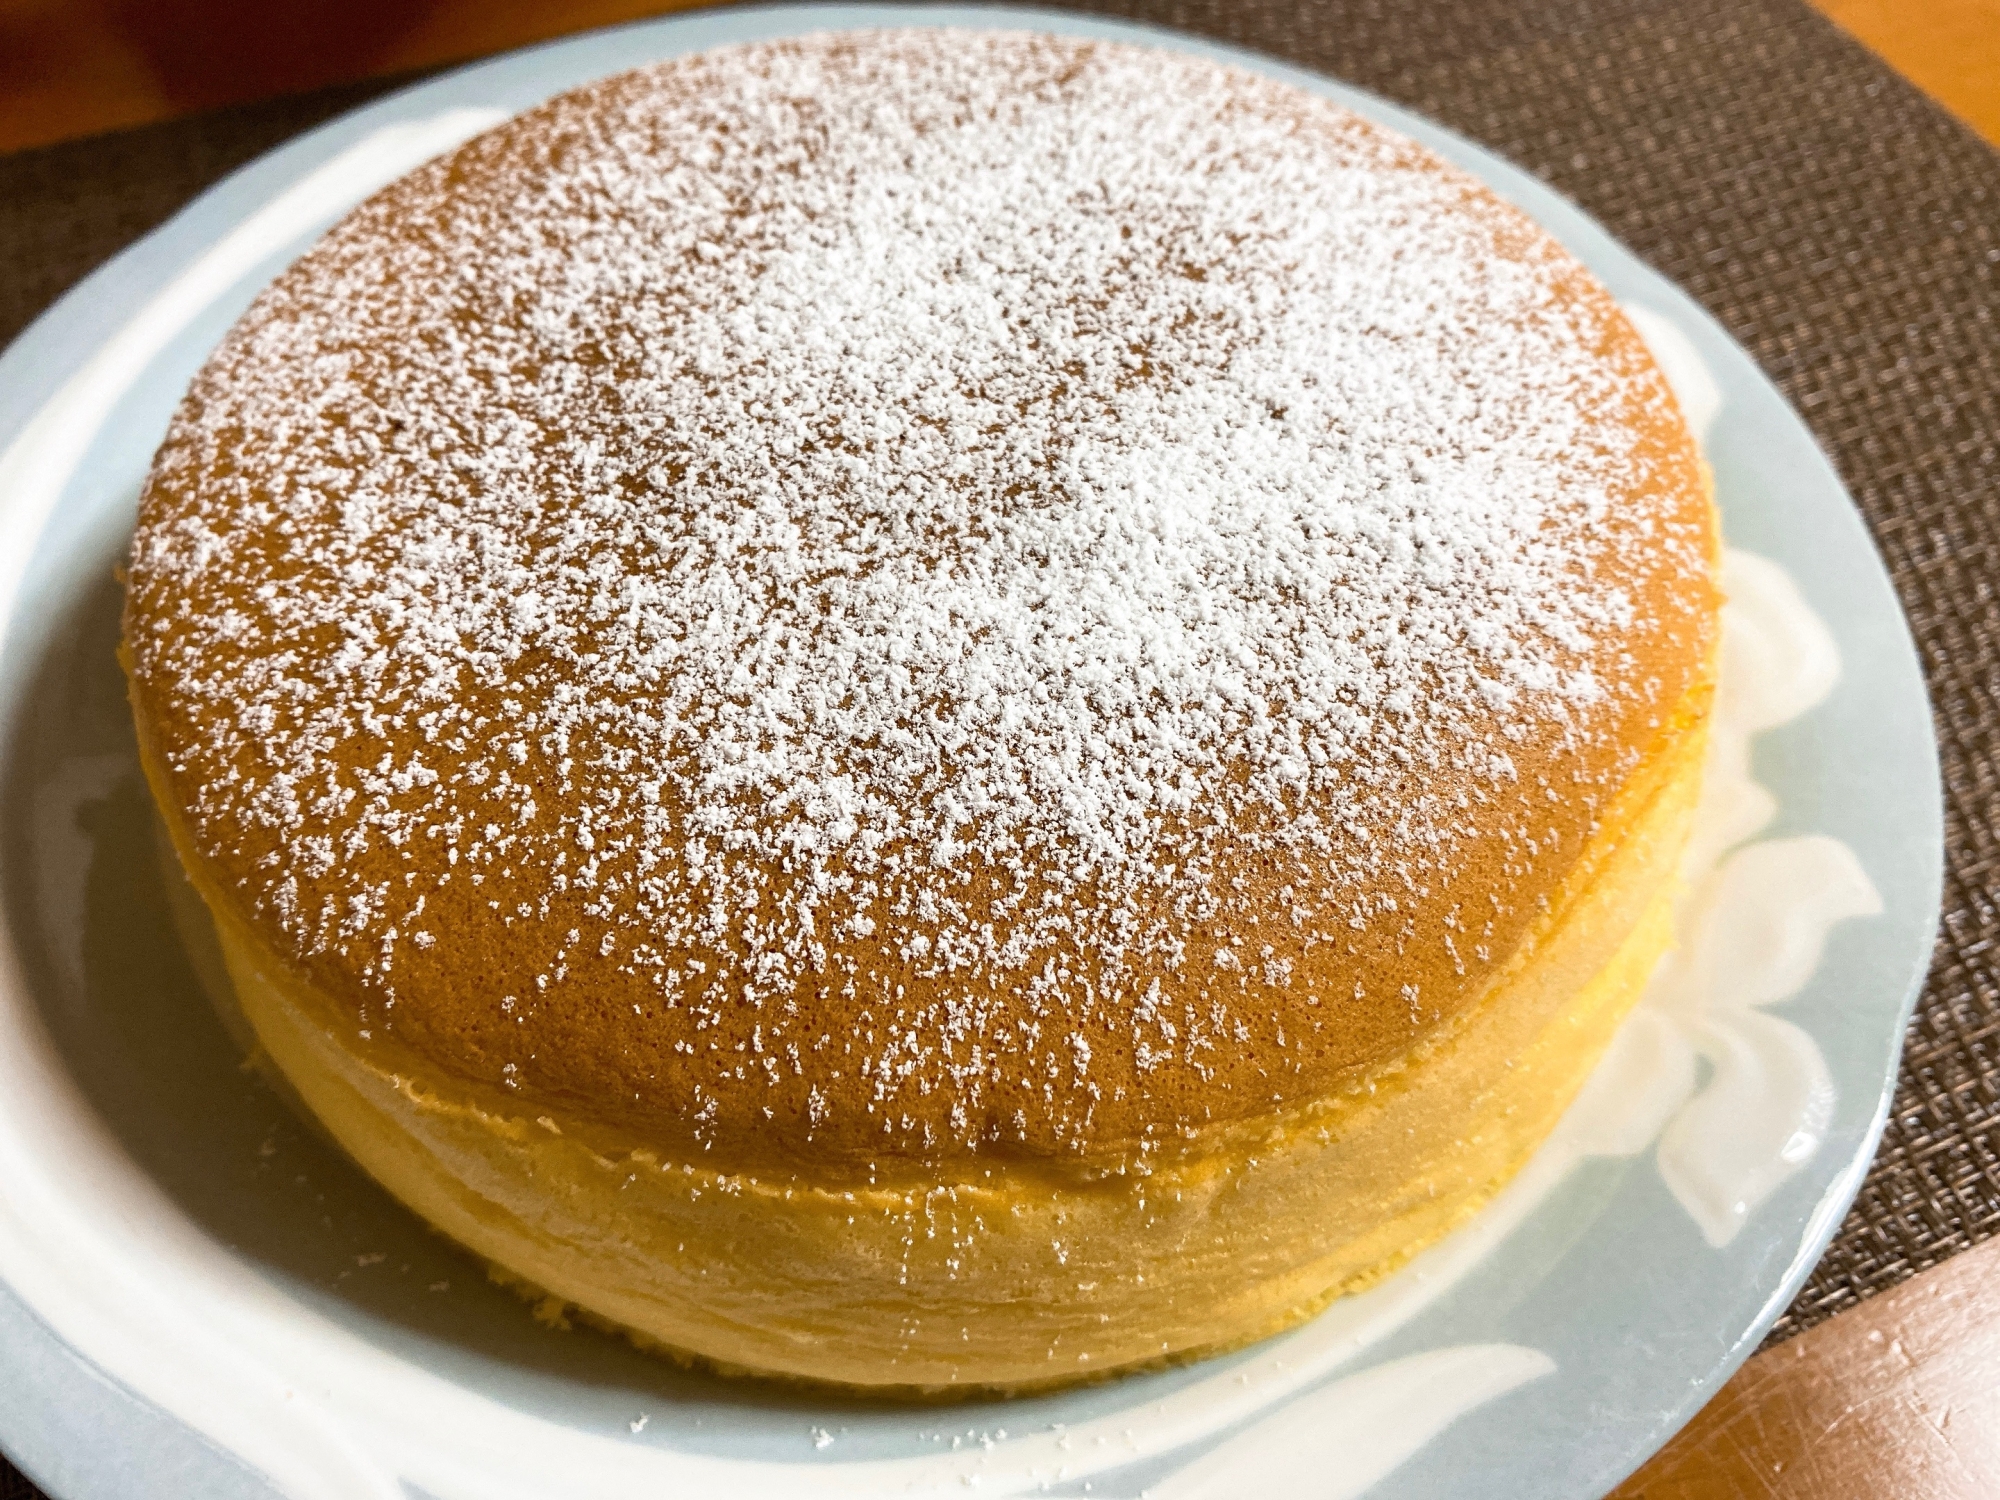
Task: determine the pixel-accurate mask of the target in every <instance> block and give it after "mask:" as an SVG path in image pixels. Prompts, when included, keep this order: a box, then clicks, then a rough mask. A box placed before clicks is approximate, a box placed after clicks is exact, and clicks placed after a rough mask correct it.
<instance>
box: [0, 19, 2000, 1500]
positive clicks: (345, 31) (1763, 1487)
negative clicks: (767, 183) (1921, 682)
mask: <svg viewBox="0 0 2000 1500" xmlns="http://www.w3.org/2000/svg"><path fill="white" fill-rule="evenodd" d="M1523 3H1533V0H1523ZM1815 3H1816V4H1817V5H1818V6H1819V8H1820V9H1821V10H1822V11H1823V12H1824V13H1825V14H1826V15H1828V16H1829V17H1831V18H1832V19H1833V20H1834V21H1835V22H1837V23H1838V24H1840V25H1841V26H1843V27H1845V28H1846V29H1847V30H1848V31H1850V32H1851V33H1852V34H1853V35H1854V36H1856V37H1857V38H1859V39H1860V40H1861V41H1862V42H1864V43H1865V44H1867V45H1868V46H1869V47H1871V48H1873V49H1874V50H1875V52H1876V53H1877V54H1878V55H1880V56H1881V57H1882V58H1883V59H1884V60H1885V61H1887V62H1888V63H1889V64H1890V65H1891V66H1893V67H1895V68H1897V69H1898V70H1899V71H1901V72H1902V73H1903V75H1904V76H1905V77H1907V78H1908V79H1910V80H1911V81H1912V82H1913V83H1915V84H1916V85H1917V86H1918V87H1920V88H1922V89H1923V90H1925V91H1926V92H1927V93H1928V94H1929V95H1930V96H1931V97H1932V98H1933V99H1935V100H1936V101H1937V102H1938V103H1939V104H1941V105H1943V106H1944V107H1945V108H1946V109H1948V110H1950V111H1951V112H1952V113H1953V114H1955V115H1956V116H1958V118H1959V119H1961V120H1963V121H1964V122H1965V123H1966V124H1967V125H1969V126H1971V127H1972V128H1973V129H1974V130H1976V131H1978V132H1979V133H1980V134H1981V135H1983V136H1984V137H1985V138H1986V140H1988V141H1989V142H1992V143H1994V144H1995V145H2000V0H1815ZM677 8H680V6H679V5H677V4H675V3H672V0H668V3H661V0H291V3H290V4H288V5H287V6H285V7H284V10H283V14H284V17H285V24H283V25H282V26H274V25H272V24H271V23H270V22H271V17H272V15H273V13H274V11H273V8H272V7H271V6H269V5H268V4H266V3H262V0H0V151H8V150H15V149H19V148H22V147H27V146H34V145H41V144H45V143H48V142H52V141H57V140H65V139H69V138H72V137H76V136H82V135H89V134H94V133H96V132H99V131H104V130H111V129H116V128H119V127H121V126H128V125H137V124H142V123H146V122H149V121H154V120H161V119H167V118H171V117H173V116H176V115H181V114H186V113H191V112H194V111H198V110H204V109H212V108H217V107H219V106H222V105H225V104H233V103H239V102H245V101H248V100H251V99H254V98H265V97H271V96H275V95H278V94H282V93H288V92H293V91H297V90H302V89H307V88H312V87H316V86H319V85H322V84H328V83H335V82H340V81H344V80H348V79H354V78H362V77H369V76H374V75H380V74H387V73H396V72H403V71H411V70H415V69H419V68H426V67H432V66H436V65H438V64H441V63H448V62H452V61H457V60H460V59H464V58H470V57H477V56H482V55H485V54H488V53H492V52H498V51H502V50H505V49H507V48H510V47H516V46H520V45H523V44H525V43H528V42H533V41H538V40H541V39H543V38H546V37H549V36H554V35H559V34H562V33H566V32H571V31H580V30H584V29H587V28H589V27H592V26H601V25H608V24H610V23H613V22H617V21H623V20H630V19H633V18H635V17H638V16H644V15H657V14H660V13H661V12H663V11H667V10H672V9H677ZM1738 1496H1740V1497H1745V1500H1995V1497H2000V1241H1993V1242H1989V1243H1987V1244H1986V1245H1983V1246H1981V1247H1979V1248H1978V1249H1975V1250H1972V1251H1969V1252H1967V1253H1965V1254H1962V1255H1960V1256H1958V1257H1957V1258H1955V1259H1953V1260H1950V1261H1947V1262H1946V1263H1945V1264H1943V1265H1941V1266H1938V1267H1936V1268H1934V1269H1933V1270H1930V1271H1927V1272H1925V1273H1924V1274H1923V1275H1920V1276H1918V1277H1916V1278H1915V1279H1914V1280H1912V1281H1909V1282H1906V1283H1905V1284H1904V1285H1902V1286H1901V1287H1898V1288H1897V1289H1895V1290H1894V1291H1891V1292H1887V1293H1884V1294H1882V1295H1881V1296H1878V1297H1876V1298H1874V1299H1872V1300H1870V1301H1868V1302H1865V1303H1863V1304H1862V1305H1860V1306H1859V1307H1856V1308H1853V1309H1851V1310H1850V1311H1848V1312H1845V1313H1843V1314H1841V1315H1840V1316H1838V1317H1836V1318H1834V1319H1832V1320H1830V1321H1829V1322H1826V1323H1823V1324H1821V1325H1819V1326H1818V1327H1817V1328H1814V1329H1812V1330H1811V1331H1809V1332H1807V1333H1805V1334H1803V1335H1801V1336H1800V1337H1798V1338H1796V1339H1793V1340H1791V1341H1789V1342H1787V1343H1785V1344H1781V1345H1779V1346H1778V1347H1776V1348H1774V1349H1770V1350H1767V1351H1766V1352H1765V1353H1763V1354H1760V1355H1758V1356H1757V1357H1755V1358H1754V1359H1752V1360H1751V1361H1750V1362H1749V1364H1747V1365H1745V1366H1744V1367H1743V1369H1742V1370H1741V1371H1740V1372H1738V1374H1737V1375H1736V1377H1735V1378H1734V1379H1733V1380H1731V1381H1730V1382H1729V1384H1728V1385H1727V1386H1725V1387H1724V1388H1723V1390H1722V1392H1721V1393H1720V1394H1719V1395H1718V1396H1717V1397H1716V1398H1715V1399H1714V1400H1713V1401H1712V1402H1710V1403H1709V1405H1708V1406H1707V1407H1706V1408H1705V1409H1704V1410H1703V1411H1702V1412H1701V1413H1700V1415H1699V1416H1697V1417H1696V1418H1695V1420H1694V1421H1693V1422H1692V1423H1691V1424H1690V1425H1689V1426H1688V1428H1687V1429H1686V1430H1685V1431H1683V1432H1682V1433H1681V1435H1680V1436H1679V1437H1677V1438H1676V1439H1675V1440H1674V1441H1673V1442H1672V1443H1670V1444H1669V1445H1668V1446H1667V1447H1666V1449H1665V1450H1663V1451H1662V1452H1661V1453H1660V1454H1659V1455H1658V1456H1657V1457H1656V1458H1654V1459H1653V1460H1652V1462H1650V1463H1649V1464H1647V1465H1646V1467H1645V1468H1644V1469H1642V1470H1641V1471H1640V1472H1639V1473H1638V1474H1636V1475H1634V1476H1633V1477H1632V1478H1631V1479H1630V1480H1628V1481H1627V1482H1626V1483H1625V1484H1624V1485H1622V1486H1620V1488H1619V1489H1618V1490H1617V1491H1616V1492H1615V1496H1614V1497H1613V1500H1711V1497H1738Z"/></svg>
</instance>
